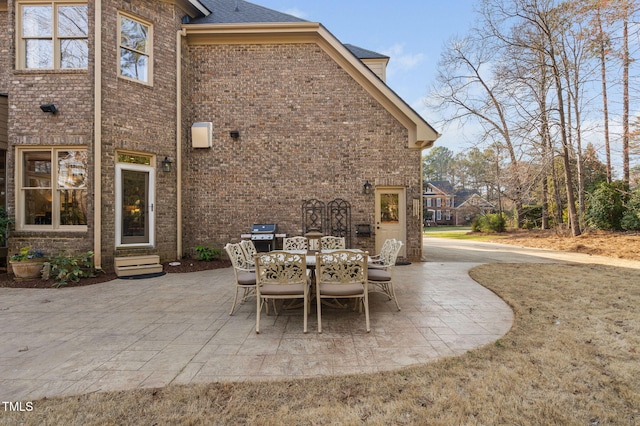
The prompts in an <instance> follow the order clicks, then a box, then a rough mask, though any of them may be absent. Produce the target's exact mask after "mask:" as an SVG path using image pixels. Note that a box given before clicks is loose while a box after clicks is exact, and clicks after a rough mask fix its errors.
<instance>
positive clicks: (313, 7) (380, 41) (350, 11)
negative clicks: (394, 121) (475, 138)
mask: <svg viewBox="0 0 640 426" xmlns="http://www.w3.org/2000/svg"><path fill="white" fill-rule="evenodd" d="M249 1H251V2H252V3H255V4H258V5H260V6H264V7H267V8H269V9H274V10H277V11H279V12H284V13H289V14H291V15H295V16H297V17H299V18H302V19H306V20H307V21H312V22H320V23H322V24H323V25H324V26H325V27H326V28H327V29H328V30H329V31H330V32H331V33H332V34H333V35H334V36H336V37H337V38H338V39H339V40H340V41H341V42H343V43H349V44H354V45H356V46H359V47H362V48H365V49H369V50H373V51H375V52H378V53H382V54H385V55H388V56H390V57H391V59H390V61H389V66H388V68H387V84H388V85H389V87H391V89H393V90H394V91H395V92H396V93H398V94H399V95H400V97H402V99H404V100H405V101H406V102H407V103H408V104H409V105H411V106H412V107H413V108H414V109H415V110H416V111H418V112H419V113H420V114H421V115H422V116H423V117H424V118H425V119H426V120H427V121H428V122H429V123H431V124H432V125H434V124H435V123H434V121H435V115H434V114H433V113H431V112H430V111H428V110H427V109H426V108H425V106H424V98H425V97H426V96H427V94H428V91H429V86H430V85H431V83H432V82H433V80H434V78H435V72H436V66H437V62H438V60H439V58H440V52H441V50H442V47H443V45H444V43H445V42H446V41H447V40H448V39H450V38H451V37H452V36H455V35H460V36H464V35H465V34H466V33H467V31H468V29H469V27H470V26H471V25H472V24H473V20H474V16H473V7H474V4H475V3H476V2H475V1H474V0H405V1H399V2H391V1H371V0H370V1H365V0H341V1H337V0H316V1H309V0H306V1H303V0H249ZM434 127H436V130H437V131H438V132H440V133H442V134H443V136H442V137H441V138H440V139H438V141H437V142H436V144H437V145H443V146H446V147H448V148H449V149H452V150H453V151H455V152H458V151H459V150H460V148H463V147H464V146H465V145H466V141H464V140H462V136H461V135H460V134H457V131H456V130H455V129H447V130H446V131H444V130H443V129H441V128H438V127H437V126H434Z"/></svg>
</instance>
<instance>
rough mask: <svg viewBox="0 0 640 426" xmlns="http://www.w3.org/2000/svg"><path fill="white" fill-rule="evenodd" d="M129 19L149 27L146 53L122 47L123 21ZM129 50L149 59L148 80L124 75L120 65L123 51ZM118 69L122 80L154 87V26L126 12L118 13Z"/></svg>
mask: <svg viewBox="0 0 640 426" xmlns="http://www.w3.org/2000/svg"><path fill="white" fill-rule="evenodd" d="M123 18H125V19H128V20H130V21H133V22H136V23H138V24H140V25H144V26H145V27H147V50H146V52H142V51H136V50H134V49H131V48H130V47H128V46H122V19H123ZM123 48H124V49H127V50H130V51H133V52H135V53H138V54H140V55H144V56H146V57H147V75H146V77H147V79H146V80H140V79H137V78H132V77H128V76H125V75H122V68H121V66H120V63H121V61H122V57H121V50H122V49H123ZM116 67H117V75H118V77H120V78H123V79H125V80H129V81H135V82H136V83H140V84H145V85H148V86H152V85H153V25H152V24H151V22H148V21H145V20H144V19H140V18H138V17H136V16H133V15H131V14H129V13H125V12H118V52H117V60H116Z"/></svg>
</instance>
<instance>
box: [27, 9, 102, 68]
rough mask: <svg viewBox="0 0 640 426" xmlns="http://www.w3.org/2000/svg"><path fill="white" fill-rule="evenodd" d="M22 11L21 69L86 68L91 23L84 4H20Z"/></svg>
mask: <svg viewBox="0 0 640 426" xmlns="http://www.w3.org/2000/svg"><path fill="white" fill-rule="evenodd" d="M19 14H20V15H19V16H20V19H19V25H20V29H19V34H20V38H19V39H20V45H19V47H18V57H19V64H18V68H27V69H76V68H87V64H88V60H89V37H88V34H89V25H88V13H87V5H86V4H85V3H74V2H71V1H66V2H57V1H53V2H34V3H21V4H20V6H19Z"/></svg>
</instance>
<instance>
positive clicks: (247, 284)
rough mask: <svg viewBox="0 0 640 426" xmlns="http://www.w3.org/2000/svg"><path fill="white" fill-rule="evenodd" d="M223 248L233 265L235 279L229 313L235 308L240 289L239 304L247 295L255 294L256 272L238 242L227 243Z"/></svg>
mask: <svg viewBox="0 0 640 426" xmlns="http://www.w3.org/2000/svg"><path fill="white" fill-rule="evenodd" d="M224 249H225V250H226V251H227V255H229V259H230V260H231V264H232V265H233V274H234V276H235V279H236V291H235V294H234V296H233V306H231V313H230V314H229V315H233V312H234V311H235V309H236V304H237V303H238V293H239V292H240V291H242V297H241V298H240V304H242V303H244V302H245V301H246V300H247V299H248V298H249V297H251V296H253V295H254V294H255V290H256V273H255V269H253V266H252V265H249V264H248V263H247V259H246V258H245V255H244V252H243V251H242V247H241V246H240V244H234V243H228V244H227V245H226V246H224Z"/></svg>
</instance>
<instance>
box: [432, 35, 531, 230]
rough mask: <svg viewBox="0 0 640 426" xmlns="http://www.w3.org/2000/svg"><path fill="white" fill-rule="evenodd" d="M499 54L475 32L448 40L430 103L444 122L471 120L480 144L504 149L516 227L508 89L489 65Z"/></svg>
mask: <svg viewBox="0 0 640 426" xmlns="http://www.w3.org/2000/svg"><path fill="white" fill-rule="evenodd" d="M499 51H500V49H499V46H496V45H493V44H491V40H490V39H488V38H487V37H486V36H485V35H484V34H481V33H480V32H477V31H474V32H473V34H472V35H470V36H468V37H466V38H464V39H462V40H452V41H451V42H450V43H449V45H448V46H447V47H446V48H445V50H444V52H443V54H442V56H441V59H440V61H439V63H438V74H437V77H436V86H435V87H434V88H433V90H432V92H431V96H430V99H431V101H432V103H433V104H434V105H435V106H436V107H437V108H439V109H440V110H441V111H443V112H446V115H447V116H448V118H447V121H448V122H452V121H462V122H468V121H470V120H473V121H475V122H477V123H479V124H480V125H481V126H482V127H483V129H484V134H483V135H480V138H481V140H484V141H492V142H493V141H496V140H497V141H499V142H500V143H501V144H502V145H503V146H504V147H505V149H506V151H507V152H508V157H509V160H510V163H509V169H510V173H509V175H510V176H511V179H510V182H511V185H512V186H511V190H510V191H509V196H510V198H511V199H512V200H513V202H514V204H515V208H516V215H517V217H518V226H519V225H520V224H521V216H522V215H521V213H522V206H523V185H522V181H521V180H520V172H519V157H518V155H517V154H516V149H515V145H514V143H513V141H512V138H511V128H510V124H509V121H508V119H507V116H508V112H507V110H508V109H509V107H510V103H509V99H511V96H510V93H509V92H508V88H505V87H504V86H503V85H501V83H500V81H497V80H495V79H493V73H492V63H493V62H496V61H499V60H500V57H499Z"/></svg>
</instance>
